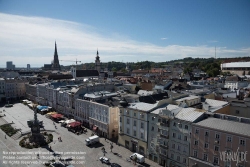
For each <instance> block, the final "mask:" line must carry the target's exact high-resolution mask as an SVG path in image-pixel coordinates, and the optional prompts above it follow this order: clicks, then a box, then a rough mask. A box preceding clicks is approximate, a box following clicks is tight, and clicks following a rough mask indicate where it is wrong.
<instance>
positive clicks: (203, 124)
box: [189, 116, 250, 167]
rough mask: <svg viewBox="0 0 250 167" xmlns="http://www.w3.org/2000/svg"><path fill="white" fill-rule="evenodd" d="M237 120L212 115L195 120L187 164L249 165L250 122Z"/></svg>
mask: <svg viewBox="0 0 250 167" xmlns="http://www.w3.org/2000/svg"><path fill="white" fill-rule="evenodd" d="M240 120H241V119H238V122H236V121H231V120H226V119H224V118H223V119H220V118H214V117H213V116H211V117H209V118H207V119H204V120H202V121H200V122H198V123H194V124H193V127H192V135H191V142H190V149H191V150H190V158H189V166H195V167H212V166H220V167H235V166H237V167H248V166H250V156H248V151H249V142H250V133H249V129H250V124H247V123H243V122H239V121H240ZM245 121H247V120H245ZM248 122H249V120H248ZM227 155H229V156H227ZM230 155H231V156H230ZM230 157H233V159H231V158H230Z"/></svg>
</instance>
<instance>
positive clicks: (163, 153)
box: [160, 151, 168, 158]
mask: <svg viewBox="0 0 250 167" xmlns="http://www.w3.org/2000/svg"><path fill="white" fill-rule="evenodd" d="M160 155H161V156H163V157H165V158H168V154H167V152H162V151H160Z"/></svg>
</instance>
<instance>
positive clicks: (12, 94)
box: [5, 79, 27, 100]
mask: <svg viewBox="0 0 250 167" xmlns="http://www.w3.org/2000/svg"><path fill="white" fill-rule="evenodd" d="M26 82H27V81H25V80H17V79H9V80H5V97H6V99H7V100H8V99H17V98H22V97H24V96H25V92H26V89H25V83H26Z"/></svg>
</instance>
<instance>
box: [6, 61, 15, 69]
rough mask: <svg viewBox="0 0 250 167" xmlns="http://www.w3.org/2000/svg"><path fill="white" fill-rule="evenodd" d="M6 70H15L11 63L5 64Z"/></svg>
mask: <svg viewBox="0 0 250 167" xmlns="http://www.w3.org/2000/svg"><path fill="white" fill-rule="evenodd" d="M6 69H7V70H14V69H15V65H14V64H13V62H12V61H7V62H6Z"/></svg>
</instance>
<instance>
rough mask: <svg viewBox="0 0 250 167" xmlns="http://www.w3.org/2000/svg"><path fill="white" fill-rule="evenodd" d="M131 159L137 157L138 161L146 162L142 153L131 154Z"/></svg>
mask: <svg viewBox="0 0 250 167" xmlns="http://www.w3.org/2000/svg"><path fill="white" fill-rule="evenodd" d="M130 159H132V160H134V159H136V162H138V163H141V164H142V163H144V162H145V158H144V156H143V155H140V154H138V153H134V154H132V155H130Z"/></svg>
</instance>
